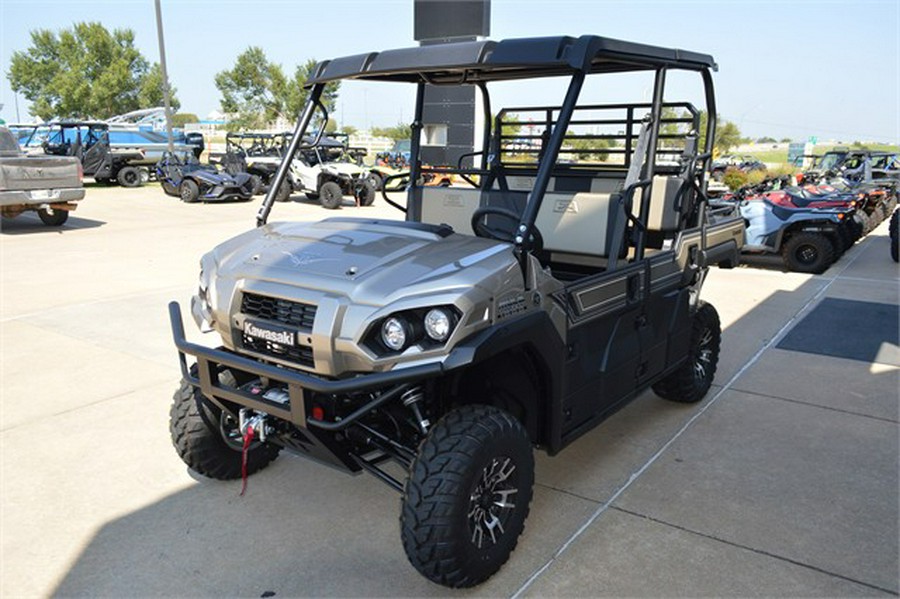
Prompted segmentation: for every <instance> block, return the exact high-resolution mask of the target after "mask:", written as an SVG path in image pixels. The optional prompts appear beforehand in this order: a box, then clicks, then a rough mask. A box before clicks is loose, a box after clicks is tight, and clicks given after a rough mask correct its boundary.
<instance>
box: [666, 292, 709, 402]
mask: <svg viewBox="0 0 900 599" xmlns="http://www.w3.org/2000/svg"><path fill="white" fill-rule="evenodd" d="M721 345H722V329H721V325H720V324H719V313H718V312H716V309H715V308H714V307H713V306H712V304H707V303H706V302H699V304H698V306H697V310H696V312H694V315H693V317H692V319H691V345H690V349H689V351H688V353H689V356H688V360H687V362H685V363H684V364H683V365H682V366H680V367H679V368H678V370H676V371H675V372H673V373H672V374H670V375H669V376H667V377H666V378H664V379H662V380H661V381H659V382H658V383H656V384H654V385H653V392H654V393H656V394H657V395H659V396H660V397H662V398H663V399H668V400H669V401H677V402H680V403H695V402H698V401H700V400H701V399H703V397H704V396H705V395H706V393H707V392H708V391H709V387H710V385H712V382H713V379H714V378H715V376H716V366H717V365H718V363H719V349H720V347H721Z"/></svg>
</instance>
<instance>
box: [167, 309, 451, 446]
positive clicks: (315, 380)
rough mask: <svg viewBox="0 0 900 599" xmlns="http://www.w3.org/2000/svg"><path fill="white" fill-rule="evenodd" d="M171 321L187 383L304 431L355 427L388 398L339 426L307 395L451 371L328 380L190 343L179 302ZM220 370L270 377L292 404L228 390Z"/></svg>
mask: <svg viewBox="0 0 900 599" xmlns="http://www.w3.org/2000/svg"><path fill="white" fill-rule="evenodd" d="M169 320H170V321H171V324H172V336H173V338H174V341H175V347H176V348H177V349H178V358H179V361H180V364H181V374H182V376H183V377H184V379H185V380H186V381H187V382H189V383H190V384H191V385H194V386H195V387H199V388H200V390H201V391H202V392H203V394H204V395H206V396H207V397H209V398H210V399H212V400H221V399H224V400H226V401H230V402H234V403H237V404H240V405H242V406H245V407H248V408H250V409H253V410H258V411H262V412H266V413H267V414H271V415H272V416H275V417H276V418H280V419H282V420H286V421H288V422H291V423H293V424H294V425H296V426H299V427H302V428H310V427H313V428H318V429H321V430H327V431H338V430H342V429H345V428H347V427H348V426H350V425H351V424H352V423H353V422H354V421H356V420H357V419H358V418H359V416H361V415H363V414H365V413H366V412H368V411H370V410H371V409H373V408H374V407H377V405H380V404H381V403H384V402H385V401H387V400H386V399H384V397H385V395H387V394H382V395H381V396H380V397H379V398H378V399H377V400H375V401H372V402H369V403H367V404H366V405H364V406H362V407H361V408H360V409H359V410H356V411H355V412H354V413H353V414H351V415H350V416H348V417H346V418H344V419H343V420H341V421H339V422H325V421H322V420H316V419H314V418H311V417H310V416H309V414H308V413H307V406H306V401H305V397H304V395H305V393H308V392H313V393H323V394H327V395H343V394H350V393H359V392H364V391H375V390H379V389H386V388H390V387H397V386H400V385H404V384H410V383H414V382H417V381H421V380H423V379H426V378H431V377H434V376H438V375H440V374H442V373H444V372H445V367H444V365H443V364H442V363H439V362H432V363H428V364H420V365H418V366H411V367H408V368H402V369H399V370H391V371H388V372H374V373H371V374H361V375H358V376H354V377H351V378H345V379H324V378H320V377H317V376H314V375H311V374H306V373H303V372H297V371H294V370H288V369H287V368H281V367H279V366H274V365H272V364H268V363H265V362H260V361H258V360H254V359H252V358H247V357H245V356H241V355H238V354H236V353H234V352H231V351H228V350H225V349H221V348H220V349H212V348H208V347H204V346H202V345H197V344H195V343H191V342H189V341H187V339H185V335H184V322H183V321H182V318H181V306H180V305H179V304H178V302H171V303H169ZM189 355H190V356H194V357H195V358H196V359H197V366H198V376H194V375H193V374H191V371H190V368H189V367H188V364H187V356H189ZM218 366H223V367H227V368H232V369H235V370H238V371H240V372H242V373H246V374H249V375H253V376H256V377H265V378H267V379H268V380H269V381H270V383H271V385H272V386H281V387H284V388H286V389H287V390H288V393H289V396H290V401H289V402H288V403H287V404H286V405H285V404H281V403H279V402H274V401H269V400H266V399H264V398H262V397H260V396H258V395H252V394H251V393H248V392H244V391H241V390H239V389H235V388H231V387H225V386H222V385H221V384H220V383H219V381H218V377H216V376H215V374H216V372H217V367H218ZM373 404H375V405H373ZM357 414H359V415H357Z"/></svg>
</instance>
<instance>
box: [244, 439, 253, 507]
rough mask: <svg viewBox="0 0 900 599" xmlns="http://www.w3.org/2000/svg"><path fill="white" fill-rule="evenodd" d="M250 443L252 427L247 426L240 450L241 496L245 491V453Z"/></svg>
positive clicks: (251, 441) (251, 440)
mask: <svg viewBox="0 0 900 599" xmlns="http://www.w3.org/2000/svg"><path fill="white" fill-rule="evenodd" d="M251 443H253V427H252V426H248V427H247V432H246V433H245V434H244V449H243V450H242V451H241V497H243V496H244V493H245V492H246V491H247V454H248V453H249V452H250V444H251Z"/></svg>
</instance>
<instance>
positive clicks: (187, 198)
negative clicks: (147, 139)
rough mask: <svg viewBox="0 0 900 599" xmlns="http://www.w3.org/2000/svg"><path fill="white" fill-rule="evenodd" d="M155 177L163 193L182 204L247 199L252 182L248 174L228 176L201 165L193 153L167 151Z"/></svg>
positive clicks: (157, 167)
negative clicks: (178, 198)
mask: <svg viewBox="0 0 900 599" xmlns="http://www.w3.org/2000/svg"><path fill="white" fill-rule="evenodd" d="M156 176H157V178H158V179H159V182H160V184H161V185H162V188H163V191H164V192H166V193H167V194H168V195H170V196H177V197H180V198H181V200H182V201H183V202H186V203H193V202H197V201H204V202H210V201H221V200H249V199H250V198H252V197H253V180H252V179H251V177H250V175H248V174H247V173H238V174H236V175H229V174H228V173H224V172H220V171H219V170H218V169H216V167H214V166H211V165H204V164H200V161H199V160H197V158H196V156H194V155H193V154H192V153H189V154H183V155H181V156H179V155H178V154H172V153H169V152H166V153H164V154H163V157H162V158H161V159H160V161H159V162H158V163H157V164H156Z"/></svg>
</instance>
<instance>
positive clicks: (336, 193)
mask: <svg viewBox="0 0 900 599" xmlns="http://www.w3.org/2000/svg"><path fill="white" fill-rule="evenodd" d="M343 199H344V192H342V191H341V186H340V185H338V184H337V183H335V182H334V181H326V182H324V183H322V186H321V187H319V203H320V204H322V206H323V207H325V208H328V209H329V210H335V209H337V208H340V207H341V202H342V201H343Z"/></svg>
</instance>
